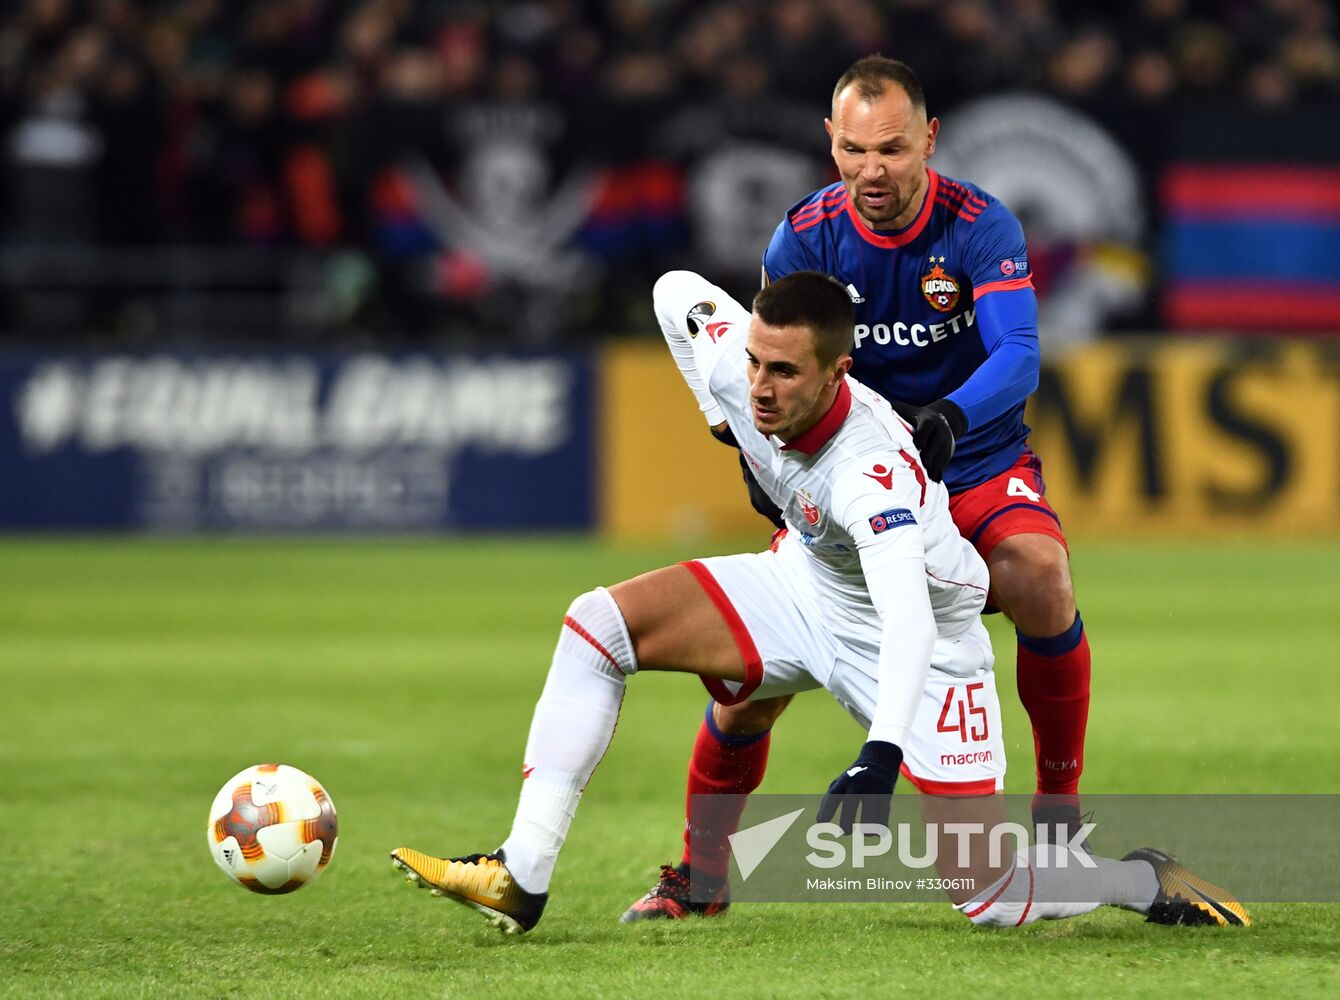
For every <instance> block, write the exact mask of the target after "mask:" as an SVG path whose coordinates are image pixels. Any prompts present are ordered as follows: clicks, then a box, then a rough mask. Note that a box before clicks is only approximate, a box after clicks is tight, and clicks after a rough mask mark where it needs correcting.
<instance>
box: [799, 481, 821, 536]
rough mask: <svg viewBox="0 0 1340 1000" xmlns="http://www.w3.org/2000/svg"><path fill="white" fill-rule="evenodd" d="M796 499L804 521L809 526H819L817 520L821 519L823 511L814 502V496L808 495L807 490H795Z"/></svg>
mask: <svg viewBox="0 0 1340 1000" xmlns="http://www.w3.org/2000/svg"><path fill="white" fill-rule="evenodd" d="M796 499H797V500H799V501H800V513H801V514H802V515H803V516H804V518H805V523H806V524H808V525H809V526H810V527H811V528H817V527H819V522H820V521H822V520H823V516H824V515H823V511H821V510H820V509H819V507H818V505H817V504H816V503H815V502H814V497H813V496H811V495H810V491H809V490H796Z"/></svg>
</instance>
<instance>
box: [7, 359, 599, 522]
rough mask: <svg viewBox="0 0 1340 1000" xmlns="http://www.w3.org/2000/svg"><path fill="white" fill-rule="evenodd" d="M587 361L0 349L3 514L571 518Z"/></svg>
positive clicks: (587, 477)
mask: <svg viewBox="0 0 1340 1000" xmlns="http://www.w3.org/2000/svg"><path fill="white" fill-rule="evenodd" d="M592 372H593V365H592V363H591V361H590V359H589V358H587V357H585V356H573V355H553V354H544V355H507V356H491V357H489V356H485V357H470V358H466V357H463V356H442V355H437V356H430V355H426V354H413V355H408V354H407V355H398V356H388V355H380V354H362V355H348V356H341V355H317V354H294V353H283V354H251V355H239V354H191V355H186V354H163V353H156V354H147V355H64V356H49V355H48V356H38V355H9V356H5V357H0V483H2V484H3V486H2V487H0V527H4V528H147V529H157V530H163V531H193V530H201V529H203V530H257V531H339V530H359V531H403V530H424V529H434V530H436V529H448V530H450V529H509V530H510V529H528V528H541V529H582V528H588V527H590V526H591V525H592V523H593V515H592V509H593V488H592V479H593V450H592V445H591V439H592V412H591V405H590V398H591V392H592V379H593V376H592Z"/></svg>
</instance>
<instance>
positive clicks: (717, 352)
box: [652, 271, 749, 427]
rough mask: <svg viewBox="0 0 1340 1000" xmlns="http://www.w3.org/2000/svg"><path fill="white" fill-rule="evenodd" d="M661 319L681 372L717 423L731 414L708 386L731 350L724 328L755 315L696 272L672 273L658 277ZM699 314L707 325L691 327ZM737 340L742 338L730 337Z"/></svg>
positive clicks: (710, 419)
mask: <svg viewBox="0 0 1340 1000" xmlns="http://www.w3.org/2000/svg"><path fill="white" fill-rule="evenodd" d="M652 299H653V301H654V302H655V304H656V319H657V320H658V321H659V322H660V324H661V333H662V334H663V335H664V336H665V342H666V344H668V345H669V347H670V353H671V354H672V355H674V358H675V364H677V365H678V366H679V371H680V374H681V375H683V376H684V381H685V382H687V383H688V385H689V388H690V389H691V390H692V391H693V395H694V398H695V399H697V400H698V409H700V410H702V412H703V416H704V417H706V418H707V422H708V423H709V424H711V425H712V426H714V427H715V426H716V425H717V424H720V423H722V422H723V421H725V419H726V415H725V413H724V412H722V409H721V406H720V404H719V403H718V402H717V401H716V398H715V397H714V396H713V395H712V392H711V389H710V388H709V387H708V383H709V380H710V379H711V377H712V369H713V368H715V367H716V364H717V362H718V361H719V360H720V359H721V357H722V356H723V355H724V353H725V341H726V339H727V338H726V336H725V335H724V333H723V331H724V330H728V329H729V328H730V327H731V326H732V325H735V326H738V325H739V324H740V323H741V322H743V323H744V324H745V325H746V326H747V325H748V322H749V313H748V312H747V311H746V310H745V309H743V308H742V307H741V306H740V304H739V303H738V302H736V301H735V300H734V299H732V298H731V297H730V296H729V295H727V294H726V292H724V291H723V290H722V289H720V288H718V287H717V286H716V285H714V284H712V283H711V282H710V281H708V280H707V279H705V278H703V277H702V276H701V275H697V274H694V273H693V272H692V271H668V272H666V273H665V274H663V275H661V277H660V278H659V279H657V281H656V287H655V289H654V290H653V291H652ZM690 311H693V312H695V315H696V316H697V317H698V325H699V326H700V327H701V329H698V328H696V327H691V326H690V325H689V319H688V317H689V313H690ZM729 339H730V341H731V343H732V344H733V343H735V341H736V337H734V336H732V337H730V338H729Z"/></svg>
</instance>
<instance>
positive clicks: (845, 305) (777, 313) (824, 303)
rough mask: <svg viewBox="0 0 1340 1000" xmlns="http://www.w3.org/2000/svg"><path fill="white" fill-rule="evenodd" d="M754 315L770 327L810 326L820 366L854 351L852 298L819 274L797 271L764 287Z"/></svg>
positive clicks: (833, 282) (755, 302)
mask: <svg viewBox="0 0 1340 1000" xmlns="http://www.w3.org/2000/svg"><path fill="white" fill-rule="evenodd" d="M754 315H755V316H757V317H758V318H759V319H761V320H762V321H763V322H764V323H767V324H768V325H769V326H803V327H808V328H809V330H810V332H811V334H812V335H813V337H814V356H815V357H816V358H818V359H819V364H821V365H831V364H832V363H833V362H834V361H836V360H837V359H838V358H840V357H842V356H843V355H844V354H850V353H851V352H852V324H853V323H855V321H856V316H855V313H854V312H853V310H852V305H851V295H850V294H849V293H848V292H847V290H846V289H845V288H843V287H842V283H841V282H840V281H837V280H836V279H834V278H830V277H829V276H828V275H826V274H822V273H820V272H819V271H795V272H793V273H791V274H788V275H786V276H785V277H784V278H778V279H777V280H776V281H774V282H772V283H770V284H768V285H765V286H764V287H763V288H762V289H760V290H759V293H758V294H757V295H755V296H754Z"/></svg>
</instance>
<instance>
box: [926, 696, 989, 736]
mask: <svg viewBox="0 0 1340 1000" xmlns="http://www.w3.org/2000/svg"><path fill="white" fill-rule="evenodd" d="M984 687H986V685H985V684H983V683H981V682H978V683H976V684H965V685H963V686H962V687H960V686H959V685H957V684H955V685H954V686H953V687H951V688H950V689H949V690H948V691H946V692H945V703H944V705H943V707H941V709H940V720H939V721H938V722H937V723H936V724H935V730H936V732H940V733H958V737H959V739H960V740H961V741H962V742H964V743H983V742H985V741H986V740H988V739H990V737H991V733H990V730H989V727H988V724H987V715H986V706H985V705H979V704H977V703H976V702H974V700H973V696H974V695H975V694H976V693H977V692H979V691H981V690H982V689H983V688H984Z"/></svg>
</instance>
